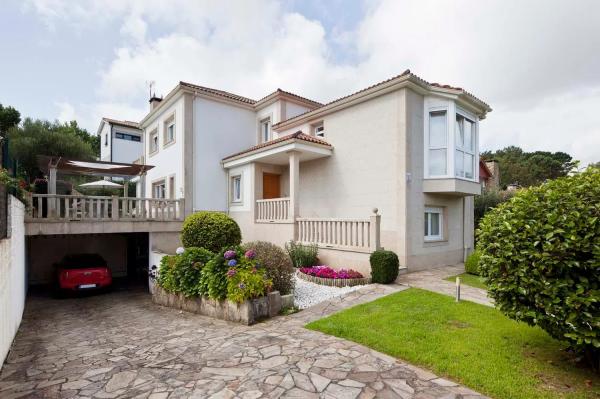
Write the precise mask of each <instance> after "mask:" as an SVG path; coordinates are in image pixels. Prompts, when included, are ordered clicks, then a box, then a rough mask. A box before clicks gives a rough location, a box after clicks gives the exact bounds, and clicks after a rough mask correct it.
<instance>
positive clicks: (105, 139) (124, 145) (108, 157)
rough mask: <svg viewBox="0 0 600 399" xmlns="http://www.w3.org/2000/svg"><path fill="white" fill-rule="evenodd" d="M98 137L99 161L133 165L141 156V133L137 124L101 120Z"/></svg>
mask: <svg viewBox="0 0 600 399" xmlns="http://www.w3.org/2000/svg"><path fill="white" fill-rule="evenodd" d="M98 136H100V160H101V161H105V162H122V163H133V162H134V161H136V160H137V159H139V158H140V157H141V156H142V154H143V150H144V145H143V138H142V131H141V130H140V129H139V125H138V124H137V122H131V121H119V120H115V119H110V118H102V120H101V121H100V126H99V127H98Z"/></svg>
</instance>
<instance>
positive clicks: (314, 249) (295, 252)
mask: <svg viewBox="0 0 600 399" xmlns="http://www.w3.org/2000/svg"><path fill="white" fill-rule="evenodd" d="M285 250H286V251H287V253H288V255H289V257H290V259H291V260H292V265H293V266H294V267H295V268H300V267H308V266H316V265H317V264H318V263H319V258H318V255H319V247H318V246H317V244H309V245H304V244H300V243H298V242H296V241H290V242H287V243H285Z"/></svg>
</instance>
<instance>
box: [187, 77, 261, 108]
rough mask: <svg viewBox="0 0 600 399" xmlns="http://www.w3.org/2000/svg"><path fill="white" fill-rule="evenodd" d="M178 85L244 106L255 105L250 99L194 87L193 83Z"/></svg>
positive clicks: (254, 101)
mask: <svg viewBox="0 0 600 399" xmlns="http://www.w3.org/2000/svg"><path fill="white" fill-rule="evenodd" d="M179 84H181V85H182V86H186V87H189V88H192V89H194V90H198V91H203V92H205V93H208V94H214V95H217V96H221V97H225V98H228V99H230V100H234V101H239V102H241V103H244V104H250V105H254V104H256V100H253V99H251V98H248V97H244V96H239V95H237V94H233V93H229V92H227V91H224V90H217V89H211V88H210V87H204V86H199V85H195V84H193V83H187V82H179Z"/></svg>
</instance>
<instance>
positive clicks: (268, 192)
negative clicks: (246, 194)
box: [263, 173, 281, 199]
mask: <svg viewBox="0 0 600 399" xmlns="http://www.w3.org/2000/svg"><path fill="white" fill-rule="evenodd" d="M280 195H281V193H280V192H279V175H276V174H273V173H263V199H271V198H280Z"/></svg>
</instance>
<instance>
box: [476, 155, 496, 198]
mask: <svg viewBox="0 0 600 399" xmlns="http://www.w3.org/2000/svg"><path fill="white" fill-rule="evenodd" d="M479 182H480V183H481V188H482V189H483V190H484V191H489V190H498V189H499V188H500V167H499V165H498V161H496V160H489V161H484V160H482V159H480V160H479Z"/></svg>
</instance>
